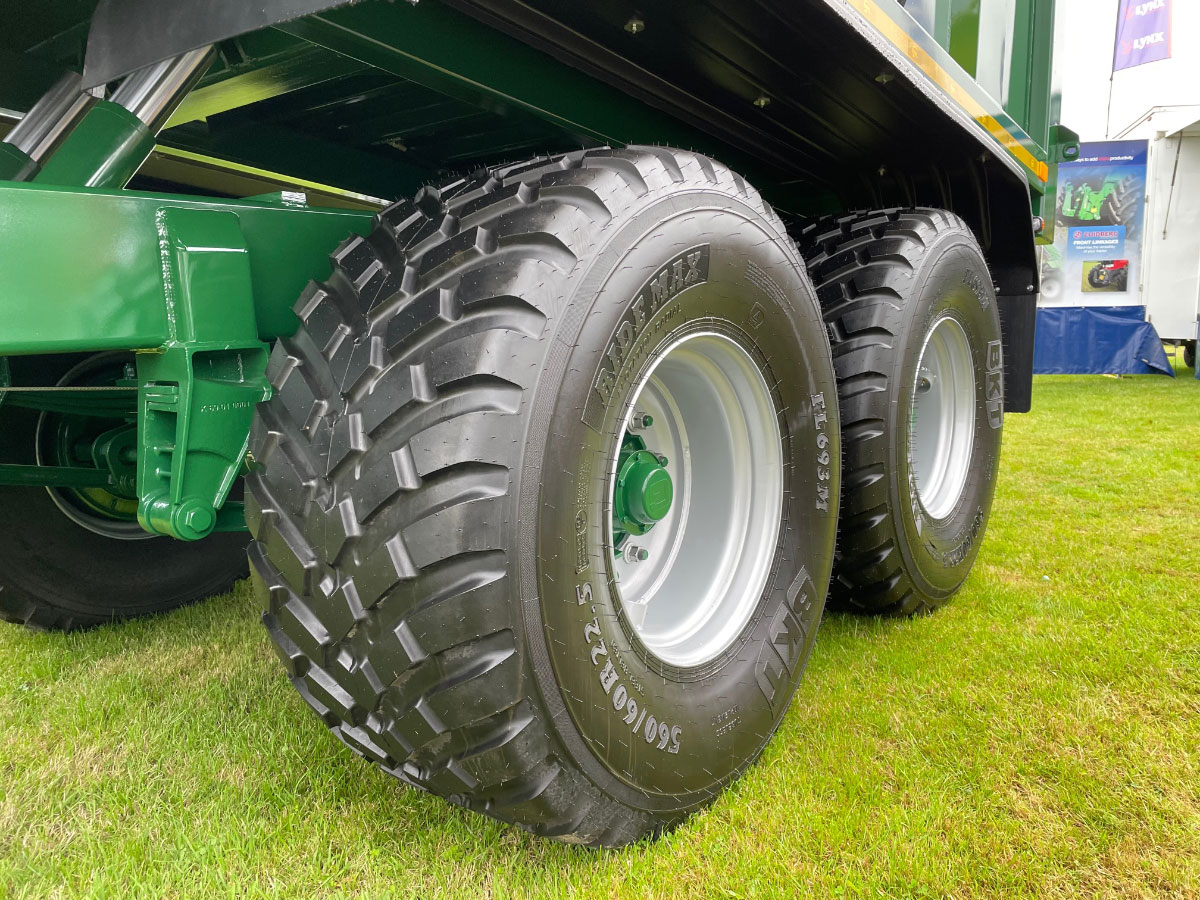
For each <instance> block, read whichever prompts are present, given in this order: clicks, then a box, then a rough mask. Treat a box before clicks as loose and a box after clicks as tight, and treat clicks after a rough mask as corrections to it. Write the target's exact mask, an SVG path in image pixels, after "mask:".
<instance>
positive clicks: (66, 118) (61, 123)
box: [4, 72, 96, 165]
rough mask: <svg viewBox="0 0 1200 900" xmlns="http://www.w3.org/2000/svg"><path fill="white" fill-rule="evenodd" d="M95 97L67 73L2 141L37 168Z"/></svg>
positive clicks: (55, 148) (94, 100) (73, 75)
mask: <svg viewBox="0 0 1200 900" xmlns="http://www.w3.org/2000/svg"><path fill="white" fill-rule="evenodd" d="M95 102H96V98H95V97H93V96H92V95H91V94H89V93H86V92H85V91H84V90H83V79H82V78H81V77H80V76H79V75H78V74H77V73H75V72H67V73H66V74H64V75H63V76H62V77H61V78H59V79H58V81H56V82H55V83H54V86H53V87H52V88H50V90H48V91H47V92H46V93H45V94H43V95H42V97H41V99H40V100H38V102H37V103H35V104H34V105H33V108H32V109H31V110H29V112H27V113H25V115H24V116H22V117H21V121H19V122H18V123H17V124H16V125H14V126H13V129H12V131H10V132H9V133H8V135H7V136H6V137H5V138H4V140H5V142H6V143H9V144H12V145H13V146H14V147H16V148H17V149H18V150H20V151H21V152H22V153H24V154H25V155H26V156H28V157H29V158H30V159H31V160H33V161H34V162H35V163H37V164H38V165H41V164H42V162H44V161H45V160H46V159H47V158H49V156H50V155H51V154H52V153H54V151H55V150H57V149H58V147H59V146H60V145H61V144H62V142H63V141H64V140H66V137H67V135H69V134H70V133H71V131H72V130H74V128H75V126H76V125H78V124H79V122H80V120H81V119H83V117H84V116H85V115H86V114H87V111H88V110H89V109H91V108H92V104H94V103H95Z"/></svg>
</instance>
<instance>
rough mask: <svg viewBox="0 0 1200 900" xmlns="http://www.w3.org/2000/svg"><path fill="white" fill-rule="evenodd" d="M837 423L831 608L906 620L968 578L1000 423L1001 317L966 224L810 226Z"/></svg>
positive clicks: (912, 216)
mask: <svg viewBox="0 0 1200 900" xmlns="http://www.w3.org/2000/svg"><path fill="white" fill-rule="evenodd" d="M800 245H801V249H802V251H803V253H804V255H805V258H806V260H807V263H808V267H809V271H810V273H811V274H812V277H813V280H814V282H815V283H816V285H817V296H818V298H819V300H820V302H821V308H822V311H823V314H824V318H825V322H826V323H827V325H828V328H829V336H830V344H831V346H832V348H833V358H834V367H835V368H836V370H837V378H838V398H839V403H840V406H841V413H842V448H843V453H844V457H843V466H844V468H843V481H842V486H843V487H842V490H843V494H842V513H841V521H840V522H839V524H838V558H837V562H836V565H835V569H834V578H833V586H832V591H831V597H830V599H831V603H834V604H835V605H838V606H841V607H843V608H849V609H852V610H856V611H860V612H871V613H882V614H888V615H912V614H914V613H918V612H925V611H929V610H932V609H934V608H935V607H937V606H939V605H941V604H942V603H944V602H945V601H946V600H947V599H948V598H949V597H950V596H951V595H952V594H953V593H954V592H955V591H956V590H958V588H959V587H960V586H961V585H962V583H963V581H964V580H965V579H966V577H967V574H968V573H969V572H970V570H971V566H972V564H973V563H974V561H975V556H976V553H977V552H978V550H979V544H980V541H981V540H982V538H983V532H984V528H985V526H986V524H987V519H988V514H989V512H990V510H991V505H992V495H993V492H994V490H995V485H996V472H997V466H998V464H999V460H1000V437H1001V428H1002V425H1003V391H1004V385H1003V364H1002V356H1001V344H1000V321H999V316H998V314H997V310H996V297H995V293H994V290H993V287H992V281H991V276H990V275H989V273H988V268H987V263H986V262H985V260H984V257H983V253H982V251H981V250H980V248H979V244H978V243H977V242H976V240H975V237H974V235H972V233H971V231H970V229H969V228H968V227H967V226H966V225H965V224H964V223H963V222H962V220H961V219H959V218H958V217H957V216H955V215H953V214H952V213H949V212H945V211H942V210H936V209H910V210H899V209H896V210H882V211H877V212H868V213H856V214H853V215H848V216H845V217H841V218H836V219H826V220H822V221H819V222H817V223H815V224H812V225H810V226H809V227H807V228H805V229H804V231H803V233H802V234H801V236H800Z"/></svg>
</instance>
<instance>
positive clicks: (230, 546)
mask: <svg viewBox="0 0 1200 900" xmlns="http://www.w3.org/2000/svg"><path fill="white" fill-rule="evenodd" d="M125 361H132V354H116V353H105V354H97V355H95V356H93V357H91V358H88V359H84V360H82V361H81V360H80V359H79V358H78V357H69V356H59V357H28V358H13V359H11V360H9V363H10V365H11V367H12V375H13V383H14V384H24V385H30V386H44V385H54V384H56V383H60V379H62V382H61V383H63V384H77V383H81V382H82V381H86V382H87V383H92V379H93V376H95V377H105V373H106V372H107V371H108V370H109V369H111V368H113V367H114V366H115V369H116V371H117V372H118V373H119V372H120V370H121V368H122V366H123V364H124V362H125ZM107 383H108V384H111V383H112V381H111V380H110V381H108V382H107ZM119 423H120V419H115V420H114V419H104V420H96V422H95V423H93V422H92V421H91V417H87V416H67V415H52V414H49V413H42V414H39V413H37V412H34V411H32V410H29V409H22V408H18V407H14V406H12V405H11V404H10V405H0V459H3V461H5V462H15V463H21V464H25V465H32V464H35V463H39V462H40V463H42V464H47V465H62V464H70V463H71V462H72V461H73V460H70V459H55V458H48V457H53V456H54V453H55V451H56V450H58V449H62V448H60V447H57V446H55V440H54V439H55V437H56V436H69V441H68V443H74V442H76V441H82V440H84V439H86V438H88V437H92V436H94V435H95V434H98V433H100V432H101V431H103V430H106V429H108V428H110V427H112V426H113V425H114V424H119ZM74 462H76V463H77V462H78V461H77V460H74ZM0 508H2V509H4V510H6V511H7V512H6V514H5V515H4V516H3V517H0V619H3V620H4V621H8V622H15V623H18V624H22V625H27V626H30V627H32V628H36V629H39V630H57V631H71V630H73V629H77V628H88V627H92V626H95V625H101V624H104V623H106V622H113V621H116V620H119V619H128V618H132V617H136V616H144V615H150V614H152V613H159V612H164V611H166V610H170V609H174V608H176V607H179V606H182V605H184V604H187V603H193V602H195V601H197V600H201V599H203V598H205V597H209V596H211V595H213V594H219V593H222V592H223V591H227V590H229V589H230V588H231V587H232V586H233V584H234V582H236V581H237V580H238V579H240V578H244V577H246V574H247V570H248V566H247V563H246V545H247V544H248V543H249V538H248V537H247V536H246V535H245V534H236V533H231V534H214V535H210V536H209V537H207V538H205V539H204V540H202V541H195V542H185V541H176V540H172V539H170V538H163V537H154V536H152V535H150V534H147V533H146V532H145V531H143V530H142V529H141V528H140V527H139V526H138V524H137V520H136V510H137V501H136V499H133V497H132V495H131V494H128V493H122V492H119V491H118V492H117V493H113V492H110V491H108V490H101V489H87V490H79V491H76V490H68V489H63V488H41V487H0Z"/></svg>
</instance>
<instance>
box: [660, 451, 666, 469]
mask: <svg viewBox="0 0 1200 900" xmlns="http://www.w3.org/2000/svg"><path fill="white" fill-rule="evenodd" d="M658 464H659V465H660V466H663V467H664V468H665V467H666V465H667V458H666V457H665V456H663V455H662V454H661V453H660V454H659V455H658Z"/></svg>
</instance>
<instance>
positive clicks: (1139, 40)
mask: <svg viewBox="0 0 1200 900" xmlns="http://www.w3.org/2000/svg"><path fill="white" fill-rule="evenodd" d="M1189 2H1192V3H1194V2H1196V0H1189ZM1170 57H1171V0H1121V5H1120V7H1119V9H1118V10H1117V44H1116V47H1115V48H1114V49H1113V71H1114V72H1120V71H1121V70H1122V69H1129V68H1132V67H1133V66H1140V65H1142V64H1143V63H1149V62H1157V61H1158V60H1160V59H1170Z"/></svg>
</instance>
